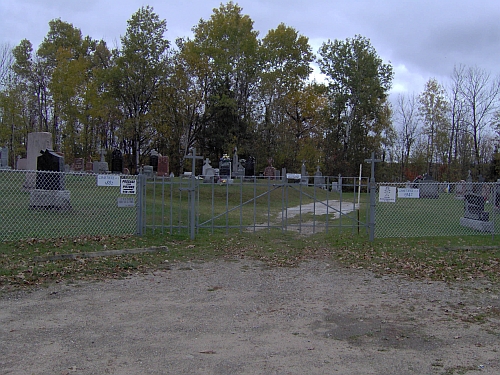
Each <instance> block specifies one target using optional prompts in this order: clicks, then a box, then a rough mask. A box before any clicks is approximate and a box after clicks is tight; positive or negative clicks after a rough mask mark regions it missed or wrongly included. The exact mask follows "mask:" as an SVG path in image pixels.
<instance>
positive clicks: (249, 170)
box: [245, 156, 255, 177]
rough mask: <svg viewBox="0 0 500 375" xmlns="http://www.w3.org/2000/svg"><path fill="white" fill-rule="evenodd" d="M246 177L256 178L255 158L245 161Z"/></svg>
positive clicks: (251, 157)
mask: <svg viewBox="0 0 500 375" xmlns="http://www.w3.org/2000/svg"><path fill="white" fill-rule="evenodd" d="M245 176H246V177H251V176H255V158H254V157H253V156H250V157H249V158H248V159H246V160H245Z"/></svg>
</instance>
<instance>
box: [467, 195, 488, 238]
mask: <svg viewBox="0 0 500 375" xmlns="http://www.w3.org/2000/svg"><path fill="white" fill-rule="evenodd" d="M484 204H485V199H484V197H483V196H482V195H481V194H474V193H467V194H465V195H464V217H462V218H460V225H462V226H465V227H468V228H472V229H475V230H478V231H480V232H493V230H494V225H493V222H491V221H489V213H488V212H485V211H484Z"/></svg>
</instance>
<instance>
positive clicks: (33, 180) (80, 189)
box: [0, 170, 137, 240]
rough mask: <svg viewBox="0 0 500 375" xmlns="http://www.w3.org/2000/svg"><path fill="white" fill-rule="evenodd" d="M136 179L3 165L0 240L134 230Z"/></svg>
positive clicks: (126, 232)
mask: <svg viewBox="0 0 500 375" xmlns="http://www.w3.org/2000/svg"><path fill="white" fill-rule="evenodd" d="M136 180H137V176H119V175H111V174H107V175H95V174H87V173H60V172H45V171H43V172H42V171H19V170H0V192H1V195H0V240H16V239H26V238H57V237H67V236H70V237H76V236H82V235H124V234H135V233H136V226H137V220H136V217H137V198H136V194H135V192H136V191H135V189H136Z"/></svg>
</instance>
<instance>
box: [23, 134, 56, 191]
mask: <svg viewBox="0 0 500 375" xmlns="http://www.w3.org/2000/svg"><path fill="white" fill-rule="evenodd" d="M47 149H48V150H52V134H50V133H48V132H37V133H28V148H27V150H26V169H27V170H28V172H26V181H25V182H24V185H23V187H24V189H26V190H31V189H34V188H35V183H36V172H34V171H36V170H37V167H36V165H37V158H38V156H39V155H40V151H42V150H47Z"/></svg>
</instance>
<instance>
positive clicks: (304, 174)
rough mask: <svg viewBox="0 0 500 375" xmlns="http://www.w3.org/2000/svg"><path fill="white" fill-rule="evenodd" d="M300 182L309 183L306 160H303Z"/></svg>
mask: <svg viewBox="0 0 500 375" xmlns="http://www.w3.org/2000/svg"><path fill="white" fill-rule="evenodd" d="M300 183H301V184H302V185H308V184H309V177H308V175H307V169H306V161H305V160H304V161H302V167H300Z"/></svg>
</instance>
